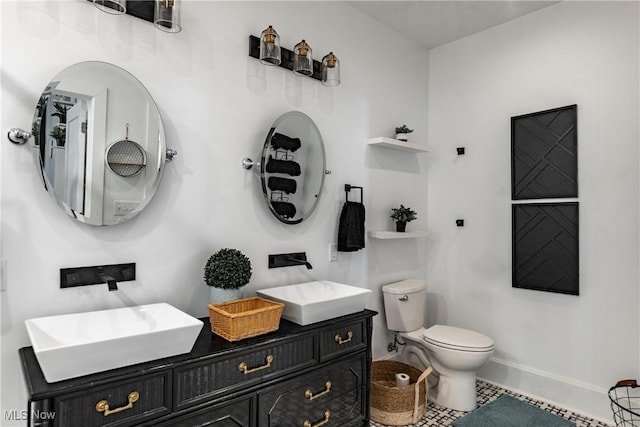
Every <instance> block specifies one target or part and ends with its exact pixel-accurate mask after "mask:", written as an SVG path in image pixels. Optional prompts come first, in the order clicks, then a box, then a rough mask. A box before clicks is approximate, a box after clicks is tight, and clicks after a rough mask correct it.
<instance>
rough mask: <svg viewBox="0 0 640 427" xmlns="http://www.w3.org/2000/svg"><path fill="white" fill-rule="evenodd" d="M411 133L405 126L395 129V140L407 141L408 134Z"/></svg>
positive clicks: (411, 130)
mask: <svg viewBox="0 0 640 427" xmlns="http://www.w3.org/2000/svg"><path fill="white" fill-rule="evenodd" d="M411 132H413V129H409V128H408V127H407V125H402V126H399V127H397V128H396V139H398V140H400V141H405V142H406V141H408V140H409V134H410V133H411Z"/></svg>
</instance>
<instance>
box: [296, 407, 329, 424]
mask: <svg viewBox="0 0 640 427" xmlns="http://www.w3.org/2000/svg"><path fill="white" fill-rule="evenodd" d="M330 416H331V412H329V411H324V418H323V419H322V420H320V421H318V422H317V423H315V424H311V421H309V420H305V421H304V423H303V424H302V427H320V426H323V425H325V424H326V423H328V422H329V417H330Z"/></svg>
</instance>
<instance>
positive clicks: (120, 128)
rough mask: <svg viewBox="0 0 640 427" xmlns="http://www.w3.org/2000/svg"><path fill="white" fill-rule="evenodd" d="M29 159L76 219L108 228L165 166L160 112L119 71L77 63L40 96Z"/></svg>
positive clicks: (132, 212)
mask: <svg viewBox="0 0 640 427" xmlns="http://www.w3.org/2000/svg"><path fill="white" fill-rule="evenodd" d="M31 130H32V134H33V136H34V138H33V145H32V148H33V154H34V158H35V159H36V162H37V166H38V172H39V174H40V176H41V177H42V180H43V182H44V186H45V189H46V190H47V191H48V192H49V194H51V196H53V197H54V198H55V200H56V201H57V203H58V205H59V206H60V207H62V208H63V209H64V210H65V211H66V212H67V213H68V214H69V215H71V216H72V217H73V218H75V219H77V220H78V221H81V222H84V223H86V224H91V225H113V224H118V223H121V222H124V221H126V220H128V219H131V218H132V217H134V216H136V215H137V214H138V213H140V211H142V209H143V208H144V207H145V206H146V205H147V204H148V203H149V201H150V200H151V198H152V197H153V195H154V194H155V192H156V190H157V189H158V185H159V183H160V179H161V177H162V173H163V171H164V166H165V158H166V143H165V134H164V128H163V125H162V119H161V117H160V112H159V111H158V108H157V106H156V104H155V102H154V101H153V99H152V98H151V96H150V95H149V93H148V92H147V90H146V88H145V87H144V86H143V85H142V83H140V81H138V79H136V78H135V77H134V76H132V75H131V74H129V73H128V72H127V71H125V70H123V69H122V68H119V67H116V66H115V65H111V64H108V63H104V62H81V63H79V64H75V65H72V66H71V67H69V68H66V69H65V70H63V71H62V72H60V73H59V74H58V75H56V76H55V77H54V78H53V79H52V80H51V82H50V83H49V84H48V85H47V87H46V88H45V89H44V91H43V92H42V95H40V99H39V100H38V104H37V106H36V110H35V113H34V118H33V123H32V129H31Z"/></svg>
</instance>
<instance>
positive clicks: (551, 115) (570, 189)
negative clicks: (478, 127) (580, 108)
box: [511, 105, 578, 200]
mask: <svg viewBox="0 0 640 427" xmlns="http://www.w3.org/2000/svg"><path fill="white" fill-rule="evenodd" d="M577 144H578V134H577V106H576V105H570V106H567V107H561V108H556V109H553V110H546V111H541V112H538V113H532V114H526V115H523V116H517V117H512V118H511V162H512V164H511V173H512V182H511V184H512V185H511V196H512V198H513V200H526V199H545V198H556V197H577V196H578V156H577V154H578V149H577V148H578V145H577Z"/></svg>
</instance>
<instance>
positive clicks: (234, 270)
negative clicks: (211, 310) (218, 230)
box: [204, 248, 251, 302]
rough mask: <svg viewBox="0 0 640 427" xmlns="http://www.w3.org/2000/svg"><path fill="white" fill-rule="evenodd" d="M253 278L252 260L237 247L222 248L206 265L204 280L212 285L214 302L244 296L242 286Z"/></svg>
mask: <svg viewBox="0 0 640 427" xmlns="http://www.w3.org/2000/svg"><path fill="white" fill-rule="evenodd" d="M249 279H251V261H250V260H249V258H247V256H245V255H244V254H243V253H242V252H240V251H239V250H237V249H229V248H225V249H220V250H219V251H218V252H216V253H214V254H213V255H211V257H210V258H209V260H208V261H207V264H206V265H205V267H204V281H205V283H206V284H207V285H208V286H210V290H211V297H212V302H222V301H230V300H234V299H239V298H241V297H242V290H241V289H240V288H242V287H243V286H244V285H246V284H247V283H249Z"/></svg>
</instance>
